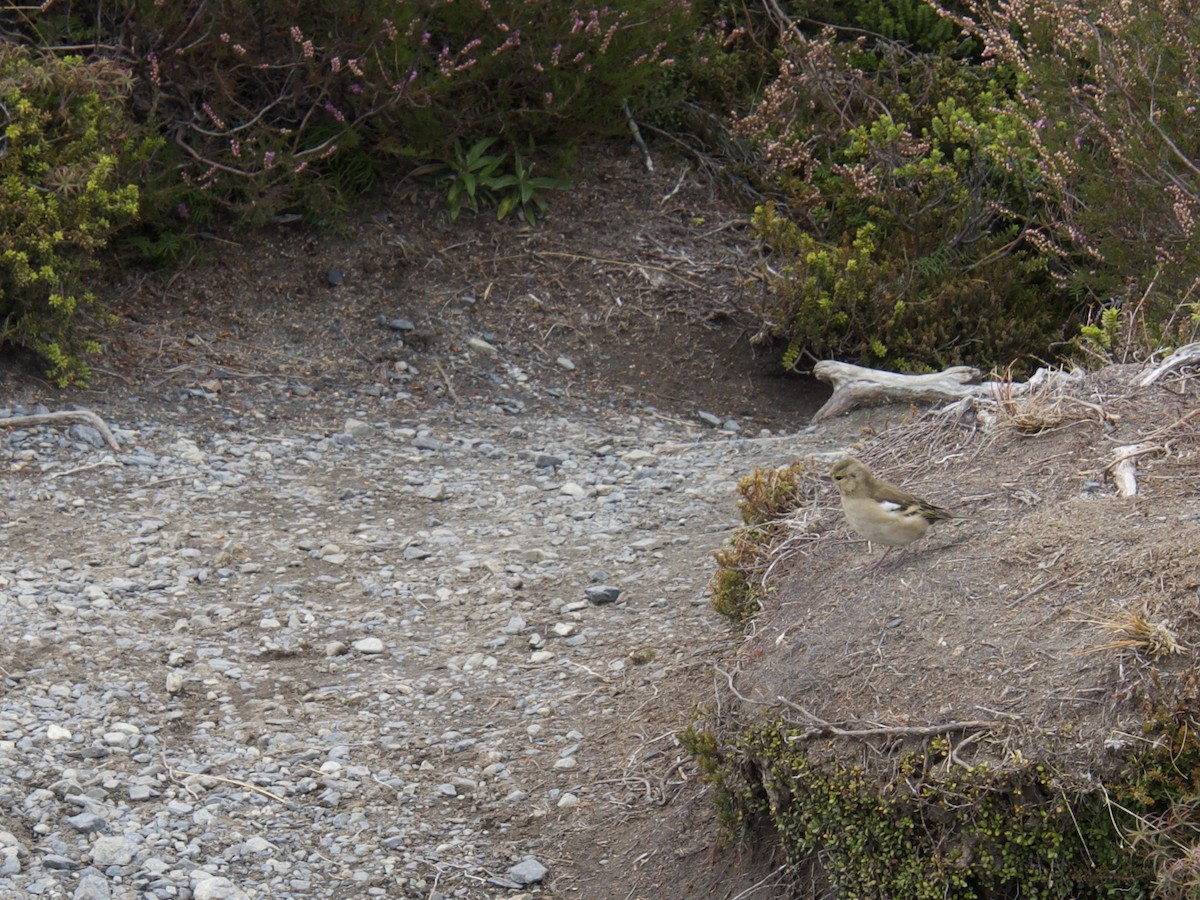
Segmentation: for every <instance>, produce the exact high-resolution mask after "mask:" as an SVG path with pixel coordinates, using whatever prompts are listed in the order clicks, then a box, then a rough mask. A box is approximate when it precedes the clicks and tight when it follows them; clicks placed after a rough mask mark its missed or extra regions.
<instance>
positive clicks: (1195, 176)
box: [951, 0, 1200, 352]
mask: <svg viewBox="0 0 1200 900" xmlns="http://www.w3.org/2000/svg"><path fill="white" fill-rule="evenodd" d="M954 5H955V6H956V7H959V8H965V11H966V13H967V14H966V15H953V14H951V17H952V18H953V19H955V20H956V24H959V25H961V26H962V27H964V28H966V29H967V30H968V32H970V33H971V34H972V35H974V36H975V37H976V38H977V39H978V40H979V41H980V42H981V44H982V45H983V46H984V47H986V53H987V56H988V57H989V58H990V59H991V60H993V61H995V62H996V63H998V64H1000V65H1003V66H1005V67H1008V68H1011V69H1013V70H1014V71H1017V72H1019V73H1021V80H1020V86H1021V90H1020V91H1018V92H1016V93H1015V95H1014V97H1015V99H1016V100H1017V101H1018V102H1019V103H1020V105H1021V110H1022V114H1023V115H1024V117H1025V118H1026V119H1027V120H1028V121H1030V122H1033V123H1035V124H1036V126H1037V128H1036V132H1037V141H1036V144H1035V146H1034V149H1035V151H1036V152H1035V153H1034V155H1033V159H1034V162H1035V163H1036V165H1037V166H1038V167H1039V168H1040V169H1041V171H1042V173H1043V176H1042V179H1041V181H1040V183H1039V184H1038V185H1037V186H1036V190H1037V191H1038V192H1039V194H1040V196H1041V198H1042V200H1043V202H1042V204H1041V213H1040V214H1039V215H1038V216H1036V217H1034V218H1033V219H1031V221H1030V223H1029V228H1030V231H1031V232H1033V233H1035V234H1036V236H1037V238H1038V240H1039V241H1040V242H1041V245H1042V248H1041V249H1042V250H1043V252H1044V253H1045V255H1046V256H1047V258H1050V259H1052V260H1054V263H1053V267H1054V272H1055V276H1056V280H1057V281H1058V282H1060V283H1061V284H1062V285H1063V286H1064V287H1065V289H1067V290H1068V291H1069V292H1070V293H1071V295H1072V297H1073V298H1075V301H1076V304H1077V307H1078V308H1079V309H1080V310H1082V311H1085V312H1084V313H1083V315H1081V318H1083V319H1085V320H1086V319H1088V318H1091V319H1093V320H1094V319H1096V318H1097V317H1098V316H1099V314H1100V310H1101V309H1119V310H1120V311H1121V318H1122V323H1121V328H1120V329H1119V330H1120V331H1121V332H1122V338H1123V339H1124V340H1127V341H1129V342H1130V344H1131V345H1132V349H1134V350H1140V351H1142V352H1145V351H1150V350H1155V349H1158V348H1160V347H1161V346H1162V345H1163V344H1166V345H1173V344H1179V343H1182V342H1186V341H1190V340H1194V339H1195V336H1196V333H1197V331H1198V330H1200V319H1198V318H1197V317H1196V316H1195V312H1196V300H1197V296H1198V293H1200V279H1198V278H1197V275H1196V273H1197V271H1200V228H1198V227H1197V224H1198V222H1200V168H1198V167H1197V165H1196V160H1197V159H1200V128H1197V124H1198V122H1200V104H1198V103H1197V99H1196V98H1197V97H1198V96H1200V17H1198V16H1197V15H1196V13H1195V10H1194V9H1193V8H1192V7H1191V6H1190V5H1188V4H1179V3H1177V2H1173V0H1148V2H1145V3H1101V4H1086V3H1083V4H1081V3H1067V2H1061V0H1060V2H1052V3H1046V4H994V3H989V2H979V0H960V2H956V3H955V4H954ZM1110 332H1111V330H1110ZM1098 337H1099V335H1097V334H1095V333H1092V334H1091V335H1089V340H1092V339H1095V338H1098ZM1113 349H1114V350H1115V349H1118V348H1116V347H1114V348H1113ZM1120 349H1130V348H1128V347H1126V348H1120Z"/></svg>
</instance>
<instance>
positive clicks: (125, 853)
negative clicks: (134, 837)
mask: <svg viewBox="0 0 1200 900" xmlns="http://www.w3.org/2000/svg"><path fill="white" fill-rule="evenodd" d="M136 852H137V846H136V845H134V844H133V841H131V840H130V839H128V838H122V836H121V835H118V834H114V835H102V836H100V838H97V839H96V842H95V844H92V845H91V864H92V865H95V866H96V868H97V869H100V870H101V871H103V870H104V869H107V868H108V866H110V865H128V864H130V863H132V862H133V854H134V853H136Z"/></svg>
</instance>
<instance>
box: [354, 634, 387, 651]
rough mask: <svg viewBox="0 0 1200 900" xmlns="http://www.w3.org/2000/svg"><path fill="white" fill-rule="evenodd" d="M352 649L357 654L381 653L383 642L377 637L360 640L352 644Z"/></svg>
mask: <svg viewBox="0 0 1200 900" xmlns="http://www.w3.org/2000/svg"><path fill="white" fill-rule="evenodd" d="M354 649H355V650H357V651H358V652H359V653H382V652H383V641H381V640H380V639H379V638H377V637H368V638H360V639H359V640H357V641H355V642H354Z"/></svg>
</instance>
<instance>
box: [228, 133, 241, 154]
mask: <svg viewBox="0 0 1200 900" xmlns="http://www.w3.org/2000/svg"><path fill="white" fill-rule="evenodd" d="M229 152H230V153H232V154H233V155H234V156H235V157H239V158H240V157H241V155H242V142H241V141H239V140H238V139H237V138H230V139H229Z"/></svg>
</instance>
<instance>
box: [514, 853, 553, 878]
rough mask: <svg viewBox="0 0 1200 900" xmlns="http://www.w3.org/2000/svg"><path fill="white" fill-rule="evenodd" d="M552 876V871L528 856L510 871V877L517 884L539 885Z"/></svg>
mask: <svg viewBox="0 0 1200 900" xmlns="http://www.w3.org/2000/svg"><path fill="white" fill-rule="evenodd" d="M549 874H550V870H549V869H548V868H546V867H545V866H544V865H542V863H541V861H540V860H539V859H537V857H534V856H527V857H525V858H524V859H523V860H521V861H520V862H519V863H517V864H516V865H515V866H513V867H512V868H510V869H509V870H508V877H509V878H511V879H512V880H513V881H515V882H516V883H517V884H520V885H526V884H537V883H538V882H539V881H541V880H542V879H543V878H545V877H546V876H547V875H549Z"/></svg>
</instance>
